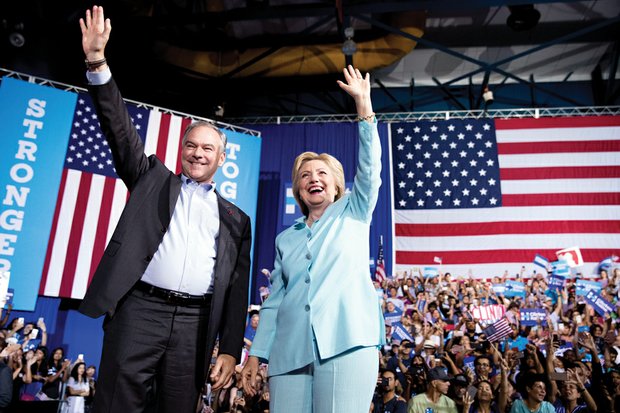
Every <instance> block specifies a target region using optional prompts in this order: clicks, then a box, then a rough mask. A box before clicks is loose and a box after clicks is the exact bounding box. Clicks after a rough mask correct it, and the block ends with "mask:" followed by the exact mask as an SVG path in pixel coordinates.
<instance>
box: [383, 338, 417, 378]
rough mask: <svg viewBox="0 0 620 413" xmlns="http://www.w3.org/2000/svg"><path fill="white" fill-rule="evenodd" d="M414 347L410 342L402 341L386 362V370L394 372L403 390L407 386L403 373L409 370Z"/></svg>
mask: <svg viewBox="0 0 620 413" xmlns="http://www.w3.org/2000/svg"><path fill="white" fill-rule="evenodd" d="M413 347H414V345H413V343H412V342H411V341H410V340H407V339H405V340H402V341H401V342H400V346H399V347H398V350H397V351H396V354H394V355H393V356H392V357H391V358H390V359H389V360H388V362H387V366H386V368H387V370H393V371H395V372H396V378H397V379H398V381H399V382H400V385H401V386H402V387H403V388H405V387H406V386H407V378H406V377H405V372H406V371H407V370H409V366H410V365H411V359H412V358H411V352H412V349H413Z"/></svg>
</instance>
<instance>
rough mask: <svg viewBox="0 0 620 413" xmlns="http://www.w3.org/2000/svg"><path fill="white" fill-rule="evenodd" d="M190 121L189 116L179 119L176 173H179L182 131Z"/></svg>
mask: <svg viewBox="0 0 620 413" xmlns="http://www.w3.org/2000/svg"><path fill="white" fill-rule="evenodd" d="M190 123H192V119H191V118H183V120H182V121H181V133H180V134H179V151H178V152H177V170H176V173H177V174H179V173H181V153H182V150H183V132H185V129H187V127H188V126H189V124H190Z"/></svg>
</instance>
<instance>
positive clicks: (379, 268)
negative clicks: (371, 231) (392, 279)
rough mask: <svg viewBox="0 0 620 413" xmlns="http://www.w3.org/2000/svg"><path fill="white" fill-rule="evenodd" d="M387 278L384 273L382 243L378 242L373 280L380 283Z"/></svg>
mask: <svg viewBox="0 0 620 413" xmlns="http://www.w3.org/2000/svg"><path fill="white" fill-rule="evenodd" d="M386 278H387V276H386V274H385V259H384V257H383V244H382V243H381V244H379V253H378V254H377V265H376V268H375V281H379V282H380V283H382V282H383V281H384V280H385V279H386Z"/></svg>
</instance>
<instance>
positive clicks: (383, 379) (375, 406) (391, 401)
mask: <svg viewBox="0 0 620 413" xmlns="http://www.w3.org/2000/svg"><path fill="white" fill-rule="evenodd" d="M397 389H398V390H400V391H397ZM401 392H402V388H401V387H400V383H399V382H398V379H397V376H396V372H395V371H394V370H383V371H382V372H381V375H380V376H379V379H378V380H377V388H376V390H375V396H374V397H373V400H372V404H371V409H370V412H371V413H406V412H407V402H405V400H404V399H403V398H402V397H400V396H399V395H398V393H401Z"/></svg>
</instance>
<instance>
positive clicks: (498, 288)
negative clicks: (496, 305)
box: [491, 284, 506, 294]
mask: <svg viewBox="0 0 620 413" xmlns="http://www.w3.org/2000/svg"><path fill="white" fill-rule="evenodd" d="M491 288H493V292H494V293H495V294H504V292H505V291H506V286H505V285H504V284H493V286H492V287H491Z"/></svg>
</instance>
